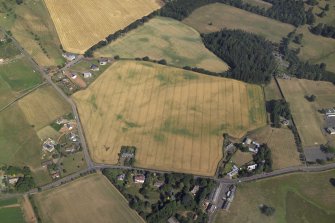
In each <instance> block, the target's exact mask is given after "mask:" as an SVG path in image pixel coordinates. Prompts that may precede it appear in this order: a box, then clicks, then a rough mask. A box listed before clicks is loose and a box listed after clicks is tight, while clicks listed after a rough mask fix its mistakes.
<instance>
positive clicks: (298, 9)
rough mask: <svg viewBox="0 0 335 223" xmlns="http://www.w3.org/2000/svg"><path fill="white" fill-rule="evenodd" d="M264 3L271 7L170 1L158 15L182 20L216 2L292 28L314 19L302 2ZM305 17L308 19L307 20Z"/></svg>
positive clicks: (233, 0)
mask: <svg viewBox="0 0 335 223" xmlns="http://www.w3.org/2000/svg"><path fill="white" fill-rule="evenodd" d="M265 1H266V2H269V3H271V4H272V5H273V6H272V7H270V8H269V9H267V10H266V9H264V8H261V7H259V6H254V5H250V4H248V3H245V2H243V1H242V0H170V1H167V3H166V4H165V6H164V7H163V8H162V9H161V10H160V12H159V13H160V15H162V16H166V17H171V18H174V19H177V20H182V19H184V18H186V17H187V16H188V15H190V14H191V13H192V12H193V11H194V10H195V9H197V8H199V7H201V6H204V5H207V4H210V3H217V2H218V3H224V4H227V5H231V6H234V7H237V8H240V9H243V10H246V11H249V12H253V13H256V14H259V15H263V16H267V17H270V18H273V19H277V20H279V21H282V22H285V23H290V24H292V25H294V26H300V25H304V24H306V23H309V22H312V21H313V18H311V17H314V15H313V13H312V12H311V11H309V10H307V11H305V8H304V3H303V1H302V0H280V1H278V0H265ZM307 17H308V18H309V19H307ZM314 20H315V19H314ZM309 24H312V23H309Z"/></svg>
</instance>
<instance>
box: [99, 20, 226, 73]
mask: <svg viewBox="0 0 335 223" xmlns="http://www.w3.org/2000/svg"><path fill="white" fill-rule="evenodd" d="M195 52H196V53H195ZM115 55H119V56H120V57H121V58H135V57H140V58H142V57H145V56H148V57H150V58H151V59H155V60H160V59H165V60H166V61H167V63H169V64H172V65H174V66H178V67H184V66H190V67H200V68H203V69H206V70H209V71H213V72H224V71H226V70H228V69H229V67H228V65H227V64H226V63H224V62H223V61H222V60H221V59H220V58H218V57H217V56H215V55H214V54H213V53H212V52H210V51H209V50H208V49H207V48H206V47H205V46H204V44H203V42H202V40H201V37H200V34H199V33H198V32H197V31H196V30H194V29H193V28H191V27H189V26H187V25H185V24H183V23H181V22H179V21H176V20H174V19H170V18H165V17H155V18H153V19H151V20H150V21H149V22H147V23H145V24H144V25H143V26H141V27H139V28H137V29H136V30H134V31H132V32H130V33H128V34H127V35H125V36H124V37H123V38H120V39H118V40H116V41H115V42H112V43H111V44H109V45H107V46H105V47H103V48H100V49H99V50H97V51H96V53H95V56H99V57H101V56H103V57H111V56H115Z"/></svg>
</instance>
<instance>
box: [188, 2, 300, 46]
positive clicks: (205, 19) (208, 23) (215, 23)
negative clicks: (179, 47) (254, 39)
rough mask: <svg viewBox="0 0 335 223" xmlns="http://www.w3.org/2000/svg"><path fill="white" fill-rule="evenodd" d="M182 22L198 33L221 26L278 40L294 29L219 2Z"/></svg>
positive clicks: (200, 9) (201, 9)
mask: <svg viewBox="0 0 335 223" xmlns="http://www.w3.org/2000/svg"><path fill="white" fill-rule="evenodd" d="M183 22H184V23H185V24H187V25H189V26H191V27H193V28H195V29H196V30H198V31H199V32H200V33H209V32H216V31H220V30H221V29H222V28H228V29H242V30H245V31H247V32H251V33H255V34H258V35H261V36H264V37H265V38H267V39H269V40H271V41H274V42H278V43H279V41H280V40H281V39H282V37H283V36H286V35H287V34H288V33H289V32H291V31H293V30H294V26H292V25H289V24H285V23H282V22H279V21H277V20H274V19H270V18H267V17H264V16H260V15H257V14H254V13H251V12H247V11H245V10H242V9H238V8H235V7H232V6H228V5H225V4H221V3H215V4H209V5H206V6H203V7H201V8H199V9H197V10H195V11H194V12H193V13H192V14H191V15H190V16H189V17H187V18H186V19H185V20H183Z"/></svg>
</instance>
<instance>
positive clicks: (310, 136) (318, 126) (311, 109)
mask: <svg viewBox="0 0 335 223" xmlns="http://www.w3.org/2000/svg"><path fill="white" fill-rule="evenodd" d="M278 81H279V84H280V87H281V89H282V91H283V93H284V96H285V99H286V100H287V101H288V102H289V103H290V108H291V113H292V115H293V118H294V122H295V124H296V126H297V129H298V132H299V135H300V137H301V140H302V143H303V145H304V146H305V147H307V146H314V145H320V144H325V143H326V142H327V138H326V136H325V135H324V134H323V133H322V128H324V120H323V115H322V114H321V113H319V112H318V110H320V109H323V108H331V107H334V106H335V97H334V95H335V87H334V85H333V84H331V83H329V82H323V81H310V80H303V79H291V80H283V79H279V80H278ZM312 94H314V95H315V96H316V100H315V101H314V102H309V101H307V100H306V99H305V96H306V95H312Z"/></svg>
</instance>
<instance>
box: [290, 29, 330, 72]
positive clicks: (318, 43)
mask: <svg viewBox="0 0 335 223" xmlns="http://www.w3.org/2000/svg"><path fill="white" fill-rule="evenodd" d="M296 33H297V34H300V33H302V34H303V38H302V44H301V46H302V47H300V52H299V54H298V56H299V58H301V59H302V60H305V61H310V62H311V63H325V64H327V67H326V70H329V71H332V72H335V63H334V61H335V39H332V38H326V37H323V36H317V35H314V34H313V33H311V32H310V31H309V30H308V27H307V26H303V27H300V28H298V29H297V32H296ZM290 46H291V47H292V48H297V47H299V45H297V44H295V43H293V42H292V43H291V44H290Z"/></svg>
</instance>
